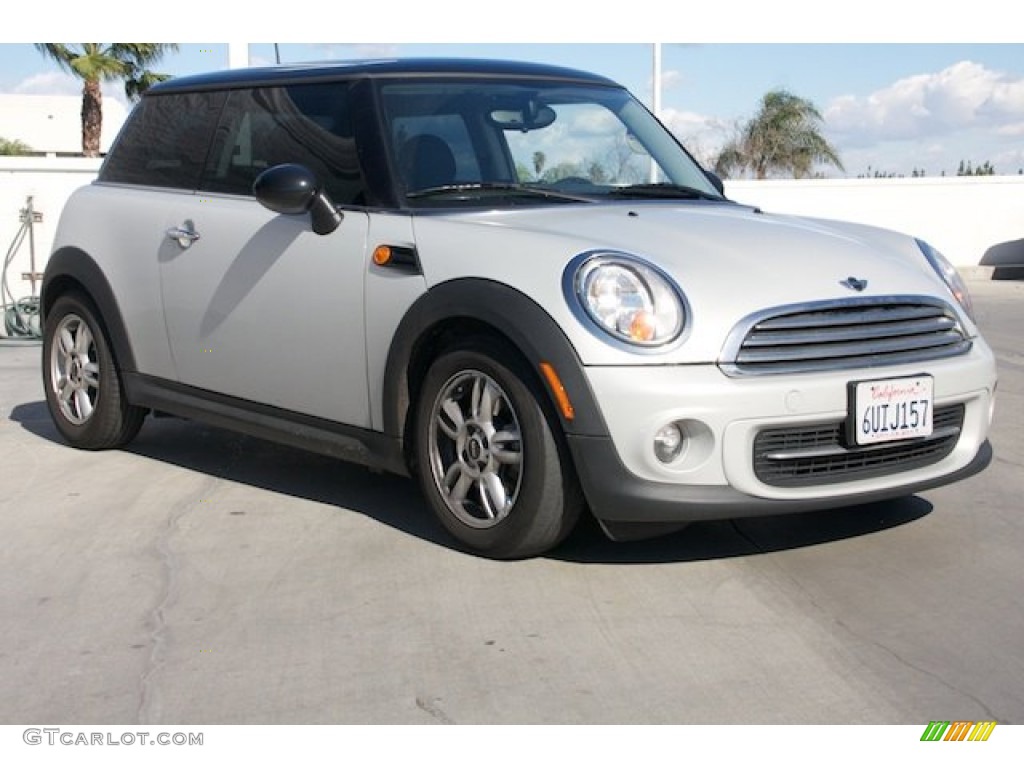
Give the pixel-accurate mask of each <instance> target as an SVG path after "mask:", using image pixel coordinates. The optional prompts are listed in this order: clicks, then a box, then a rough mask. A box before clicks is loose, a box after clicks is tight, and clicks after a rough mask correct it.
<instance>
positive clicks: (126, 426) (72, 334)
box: [43, 293, 146, 450]
mask: <svg viewBox="0 0 1024 768" xmlns="http://www.w3.org/2000/svg"><path fill="white" fill-rule="evenodd" d="M43 384H44V388H45V390H46V404H47V406H48V407H49V409H50V415H51V416H52V417H53V421H54V423H55V424H56V426H57V430H58V431H59V432H60V433H61V434H62V435H63V436H64V438H65V439H66V440H67V441H68V442H69V443H70V444H71V445H73V446H74V447H76V448H85V449H88V450H101V449H104V448H116V447H117V446H120V445H124V444H125V443H127V442H129V441H130V440H131V439H132V438H134V437H135V435H136V434H138V432H139V429H140V428H141V427H142V421H143V419H144V418H145V415H146V411H145V409H143V408H138V407H135V406H132V405H130V404H129V403H128V402H127V400H125V397H124V390H123V387H122V384H121V376H120V373H119V371H118V370H117V366H116V365H115V363H114V357H113V355H112V353H111V351H110V343H109V341H108V340H107V337H106V334H105V331H104V329H103V326H102V325H101V324H100V322H99V320H98V313H97V312H96V310H95V309H94V307H93V305H92V302H91V301H89V300H88V299H86V298H85V297H84V296H82V295H80V294H77V293H68V294H64V295H62V296H60V297H59V298H58V299H57V300H56V301H55V302H54V304H53V307H52V308H51V309H50V311H49V312H48V313H47V315H46V325H45V327H44V329H43Z"/></svg>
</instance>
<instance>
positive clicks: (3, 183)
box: [0, 157, 100, 336]
mask: <svg viewBox="0 0 1024 768" xmlns="http://www.w3.org/2000/svg"><path fill="white" fill-rule="evenodd" d="M99 167H100V160H99V159H95V158H48V157H0V269H2V267H3V265H4V263H5V262H7V260H8V256H9V255H11V246H12V244H13V243H14V240H15V238H16V236H17V235H18V230H19V228H20V227H21V221H20V211H21V210H22V209H23V208H25V205H26V200H27V198H28V197H29V196H31V197H32V207H33V209H34V210H35V211H36V212H41V213H42V214H43V220H42V221H41V222H38V223H36V224H33V226H32V236H33V240H34V241H35V268H36V271H37V272H42V271H43V269H44V268H45V266H46V259H47V257H48V256H49V253H50V250H51V247H52V245H53V235H54V230H55V229H56V227H57V219H58V218H59V217H60V212H61V209H62V208H63V207H64V202H65V201H66V200H67V199H68V196H69V195H70V194H71V193H72V192H73V191H74V190H75V189H76V188H77V187H79V186H81V185H83V184H88V183H89V182H90V181H92V180H93V179H94V178H95V177H96V171H97V170H98V169H99ZM29 245H30V243H29V240H28V238H27V237H26V238H25V239H24V240H23V241H22V243H21V245H20V247H19V248H18V249H17V251H16V252H14V253H13V256H12V258H11V260H10V263H9V265H8V267H7V286H8V288H9V289H10V291H11V293H12V294H13V295H14V298H15V299H22V298H26V297H29V296H31V295H32V284H31V282H30V281H28V280H23V279H22V277H21V276H22V273H27V272H29V271H31V269H30V267H31V261H32V259H31V251H30V248H29ZM37 291H38V284H37ZM5 298H6V297H5ZM0 303H2V302H0ZM3 333H4V326H3V321H2V307H0V336H2V335H3Z"/></svg>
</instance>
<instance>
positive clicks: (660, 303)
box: [566, 252, 686, 347]
mask: <svg viewBox="0 0 1024 768" xmlns="http://www.w3.org/2000/svg"><path fill="white" fill-rule="evenodd" d="M566 278H567V281H566V283H567V285H566V288H567V290H566V293H567V294H568V293H570V291H569V290H568V287H569V286H568V283H570V282H571V286H572V288H571V293H572V296H571V297H570V296H567V298H569V299H570V301H574V302H575V303H576V304H578V306H580V307H582V309H583V310H584V311H585V313H586V316H587V317H588V318H589V319H590V320H591V321H592V322H593V323H594V324H595V325H596V326H597V327H598V328H599V329H600V330H601V331H603V332H605V333H607V334H608V335H610V336H611V337H612V338H615V339H618V340H619V341H623V342H626V343H627V344H632V345H636V346H640V347H659V346H661V345H663V344H668V343H669V342H671V341H673V340H675V339H676V338H678V337H679V334H680V333H682V331H683V326H684V324H685V322H686V312H685V309H684V304H683V299H682V296H681V294H680V293H679V291H678V289H677V288H676V287H675V285H674V284H673V283H672V281H671V280H670V279H669V277H668V276H667V275H665V274H664V273H663V272H662V271H661V270H659V269H657V268H656V267H654V266H653V265H651V264H648V263H646V262H644V261H641V260H640V259H638V258H636V257H634V256H629V255H627V254H624V253H612V252H596V253H587V254H582V255H581V256H580V257H577V258H576V259H574V260H573V262H572V263H571V264H570V265H569V268H568V269H567V271H566Z"/></svg>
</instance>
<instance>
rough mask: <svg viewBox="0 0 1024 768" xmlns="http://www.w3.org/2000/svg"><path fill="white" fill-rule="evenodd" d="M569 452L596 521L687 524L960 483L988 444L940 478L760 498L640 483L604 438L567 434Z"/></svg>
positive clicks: (982, 461) (981, 465) (727, 490)
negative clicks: (867, 488) (840, 491)
mask: <svg viewBox="0 0 1024 768" xmlns="http://www.w3.org/2000/svg"><path fill="white" fill-rule="evenodd" d="M569 448H570V450H571V451H572V455H573V459H574V460H575V462H576V468H577V472H578V474H579V478H580V483H581V484H582V485H583V488H584V490H585V493H586V497H587V503H588V504H589V506H590V510H591V512H592V513H593V514H594V516H595V517H596V518H597V519H598V520H601V521H606V522H617V523H690V522H696V521H698V520H721V519H733V518H741V517H756V516H758V515H780V514H788V513H795V512H809V511H811V510H818V509H832V508H835V507H847V506H854V505H857V504H870V503H872V502H876V501H885V500H886V499H894V498H900V497H903V496H910V495H912V494H914V493H919V492H921V491H927V490H928V489H930V488H937V487H939V486H942V485H947V484H948V483H953V482H956V481H958V480H964V479H966V478H968V477H971V476H972V475H976V474H978V473H979V472H981V471H982V470H983V469H985V467H987V466H988V465H989V463H990V462H991V461H992V446H991V444H990V443H989V442H988V441H987V440H986V441H985V442H984V443H982V445H981V448H979V449H978V452H977V454H975V456H974V458H973V459H971V461H970V462H969V463H968V464H967V465H966V466H964V467H962V468H960V469H958V470H956V471H955V472H952V473H950V474H947V475H943V476H941V477H933V478H931V479H927V480H918V481H916V482H910V483H905V484H898V485H890V486H886V487H885V488H880V489H876V490H872V491H859V492H854V493H848V494H844V495H841V496H827V497H817V498H802V499H766V498H760V497H757V496H750V495H748V494H745V493H742V492H740V491H737V490H736V489H735V488H732V487H731V486H727V485H680V484H677V483H656V482H652V481H650V480H643V479H641V478H638V477H637V476H636V475H634V474H632V473H630V472H629V470H627V469H626V468H625V466H623V464H622V462H621V461H620V460H619V457H618V454H616V452H615V448H614V446H613V445H612V442H611V440H610V439H609V438H602V437H578V436H570V437H569Z"/></svg>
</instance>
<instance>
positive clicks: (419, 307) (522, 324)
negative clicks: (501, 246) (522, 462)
mask: <svg viewBox="0 0 1024 768" xmlns="http://www.w3.org/2000/svg"><path fill="white" fill-rule="evenodd" d="M460 321H462V322H464V323H465V325H466V330H467V332H468V331H471V330H472V329H473V328H479V327H480V325H483V326H486V327H488V328H489V329H491V330H493V331H495V332H497V333H499V334H501V335H502V336H504V337H505V338H506V339H508V341H509V342H510V343H511V344H513V345H514V346H515V347H516V349H517V350H518V351H519V353H520V354H522V355H523V357H524V358H525V359H526V360H527V362H528V363H529V364H530V367H531V368H532V369H533V371H534V372H535V373H536V374H537V377H538V380H539V381H541V383H542V385H543V387H544V390H545V391H546V392H547V393H548V396H549V399H550V403H551V406H552V408H553V410H554V412H555V413H556V414H558V417H559V419H560V421H561V427H562V430H563V431H564V432H565V433H566V434H577V435H592V436H604V435H608V427H607V425H606V424H605V421H604V417H603V416H602V415H601V411H600V409H599V408H598V405H597V399H596V398H595V396H594V393H593V391H592V390H591V388H590V385H589V383H588V382H587V378H586V375H585V373H584V370H583V364H582V363H581V362H580V359H579V357H578V355H577V354H576V350H575V348H574V347H573V346H572V343H571V342H570V341H569V339H568V338H567V337H566V335H565V333H564V332H563V331H562V329H561V328H560V327H559V325H558V323H557V322H555V320H554V318H552V317H551V316H550V315H549V314H548V313H547V312H546V311H545V310H544V309H543V308H542V307H541V306H540V305H539V304H537V302H535V301H534V300H533V299H531V298H530V297H529V296H527V295H525V294H523V293H521V292H519V291H517V290H515V289H514V288H510V287H509V286H507V285H504V284H502V283H498V282H495V281H492V280H486V279H482V278H459V279H456V280H451V281H448V282H445V283H441V284H439V285H437V286H435V287H433V288H431V289H430V290H429V291H427V293H425V294H423V295H422V296H421V297H420V298H419V299H417V300H416V301H415V302H414V303H413V305H412V306H411V307H410V308H409V310H408V311H407V312H406V314H405V316H404V317H403V318H402V321H401V322H400V323H399V325H398V329H397V330H396V332H395V334H394V336H393V338H392V341H391V348H390V349H389V351H388V359H387V364H386V368H385V373H384V393H383V395H384V397H383V408H384V414H383V416H384V432H385V434H387V435H390V436H393V437H397V438H400V439H401V438H402V437H403V436H404V434H405V428H406V424H407V419H408V417H409V413H410V407H411V403H412V388H411V386H410V385H411V381H410V368H411V365H412V364H413V361H414V360H416V359H418V356H419V354H420V352H421V350H422V349H423V348H424V347H423V345H424V344H427V345H431V344H433V343H436V342H437V340H438V336H437V334H438V332H440V330H441V329H447V330H448V331H452V330H457V329H458V323H459V322H460ZM542 362H547V363H549V364H551V365H552V366H553V367H554V368H555V370H556V371H557V372H558V376H559V377H560V378H561V380H562V384H563V385H564V387H565V391H566V393H567V394H568V396H569V399H570V401H571V402H572V406H573V409H574V411H575V413H574V416H573V418H572V419H571V420H569V419H566V418H565V416H564V415H563V414H562V413H561V412H560V410H559V408H558V404H557V402H556V400H555V396H554V393H552V392H551V389H550V387H549V386H548V385H547V383H546V382H545V381H544V378H543V375H542V374H541V371H540V369H539V365H540V363H542Z"/></svg>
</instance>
